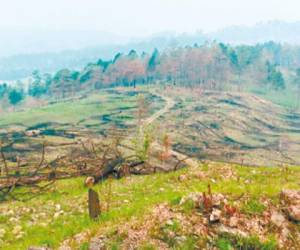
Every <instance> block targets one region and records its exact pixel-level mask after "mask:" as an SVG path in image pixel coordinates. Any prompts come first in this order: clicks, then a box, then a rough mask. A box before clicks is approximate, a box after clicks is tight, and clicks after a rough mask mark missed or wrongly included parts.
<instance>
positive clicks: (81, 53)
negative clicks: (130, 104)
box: [0, 21, 300, 80]
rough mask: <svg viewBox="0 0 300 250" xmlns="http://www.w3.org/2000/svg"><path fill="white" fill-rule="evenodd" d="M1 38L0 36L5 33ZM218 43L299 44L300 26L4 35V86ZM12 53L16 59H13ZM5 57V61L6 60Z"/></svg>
mask: <svg viewBox="0 0 300 250" xmlns="http://www.w3.org/2000/svg"><path fill="white" fill-rule="evenodd" d="M1 34H2V32H1ZM214 40H216V41H219V42H223V43H230V44H256V43H265V42H268V41H274V42H278V43H288V44H300V21H299V22H293V23H288V22H282V21H270V22H267V23H258V24H256V25H254V26H233V27H228V28H224V29H223V30H219V31H216V32H212V33H202V32H197V33H194V34H188V33H183V34H176V33H175V32H163V33H159V34H155V35H153V36H151V37H148V38H141V39H134V40H130V39H129V38H126V37H119V36H117V35H114V34H110V33H106V32H99V31H94V32H93V31H78V32H75V31H72V32H71V31H66V32H62V31H60V32H58V31H56V32H48V33H47V32H39V33H37V34H32V33H29V34H28V33H25V32H24V31H20V33H18V34H13V33H9V32H8V33H6V35H4V36H3V37H2V36H1V40H0V80H15V79H20V78H24V77H28V76H29V75H30V74H31V73H32V71H34V70H36V69H37V70H40V71H42V72H50V73H51V72H55V71H57V70H59V69H61V68H70V69H73V70H76V69H81V68H82V67H84V66H85V65H86V64H87V63H89V62H95V61H97V60H98V59H99V58H102V59H104V60H107V59H109V58H113V57H114V55H115V54H117V53H118V52H121V53H128V52H129V51H130V50H131V49H134V50H136V51H137V52H138V53H142V52H144V51H145V52H147V53H151V52H152V51H153V50H154V48H158V49H159V50H165V49H168V48H176V47H184V46H193V45H194V44H195V43H197V44H198V45H201V44H204V43H205V42H211V41H214ZM12 52H14V54H15V55H10V56H8V55H9V54H12ZM4 55H6V56H5V57H4Z"/></svg>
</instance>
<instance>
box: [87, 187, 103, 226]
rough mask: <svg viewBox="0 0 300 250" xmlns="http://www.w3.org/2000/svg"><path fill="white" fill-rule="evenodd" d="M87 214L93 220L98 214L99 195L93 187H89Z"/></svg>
mask: <svg viewBox="0 0 300 250" xmlns="http://www.w3.org/2000/svg"><path fill="white" fill-rule="evenodd" d="M88 202H89V215H90V218H91V219H93V220H95V219H97V218H98V217H99V216H100V213H101V211H100V203H99V195H98V193H97V192H95V191H94V190H93V189H91V188H90V189H89V201H88Z"/></svg>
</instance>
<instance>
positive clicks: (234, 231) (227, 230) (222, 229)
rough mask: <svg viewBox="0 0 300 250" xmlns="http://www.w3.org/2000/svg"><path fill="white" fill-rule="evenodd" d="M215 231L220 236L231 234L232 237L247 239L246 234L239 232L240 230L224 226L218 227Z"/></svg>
mask: <svg viewBox="0 0 300 250" xmlns="http://www.w3.org/2000/svg"><path fill="white" fill-rule="evenodd" d="M217 230H218V232H219V233H220V234H224V233H225V234H226V233H227V234H232V235H235V236H240V237H244V238H246V237H248V234H247V233H245V232H244V231H241V230H239V229H235V228H230V227H226V226H224V225H220V226H219V228H218V229H217Z"/></svg>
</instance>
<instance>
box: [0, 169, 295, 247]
mask: <svg viewBox="0 0 300 250" xmlns="http://www.w3.org/2000/svg"><path fill="white" fill-rule="evenodd" d="M224 167H225V168H232V170H233V171H235V172H236V174H237V176H238V177H239V178H230V179H226V178H225V179H224V178H223V177H222V176H220V172H223V173H224ZM197 170H201V171H204V172H207V173H208V176H209V177H208V178H204V179H202V180H199V179H198V178H195V177H192V176H191V178H188V179H187V180H186V181H185V182H180V181H179V180H178V177H179V176H180V175H182V174H188V175H189V174H191V172H192V171H191V169H183V170H180V171H178V172H174V173H169V174H156V175H150V176H131V177H128V178H124V179H121V180H109V181H105V182H103V183H101V184H98V185H97V186H96V187H95V189H96V190H97V191H98V192H99V194H100V197H101V198H100V199H101V203H102V206H103V207H104V208H105V207H106V205H107V204H106V203H107V202H108V203H109V204H110V205H109V206H110V210H109V212H104V213H102V215H101V218H100V220H99V221H98V222H91V221H90V220H89V219H88V217H87V204H86V198H87V189H86V188H84V187H83V179H82V178H78V179H73V180H64V181H59V182H57V183H56V185H55V186H54V187H53V190H52V191H50V192H47V193H44V194H42V195H40V196H38V197H36V198H33V199H32V200H30V201H28V202H26V203H21V202H17V201H11V202H8V203H3V204H0V211H1V216H0V223H1V224H0V225H1V226H0V228H4V229H5V230H6V232H7V233H6V235H5V237H3V239H6V240H5V242H2V247H1V249H9V250H13V249H18V250H19V249H20V250H21V249H27V247H29V246H32V245H45V244H46V245H49V246H51V247H58V245H59V244H60V243H61V242H62V241H63V240H65V239H66V238H68V237H70V236H73V235H74V234H76V233H79V232H81V231H83V230H85V229H89V230H90V231H91V234H90V236H92V235H93V234H94V233H96V232H97V231H101V230H104V231H105V230H108V229H109V230H112V229H113V228H114V227H116V226H118V225H120V224H121V223H123V222H126V221H128V220H130V218H132V217H133V216H134V217H135V218H140V219H141V220H142V217H143V216H144V215H145V214H147V213H148V212H149V211H150V209H151V208H152V207H153V206H154V205H155V204H159V203H162V202H168V203H172V202H174V201H176V200H178V199H179V198H180V197H182V196H184V195H186V194H188V193H191V192H201V191H206V190H207V185H208V184H209V183H210V184H211V185H212V191H213V192H220V193H223V194H227V195H229V196H230V197H237V196H238V195H240V194H243V193H247V194H248V195H249V197H250V199H253V200H257V199H258V198H259V197H268V198H271V199H273V201H274V203H276V202H277V198H278V194H279V192H280V190H281V189H282V188H299V179H300V169H299V168H290V169H289V172H282V171H280V170H278V169H277V168H276V169H275V168H263V167H262V168H250V167H249V168H245V167H240V166H234V165H229V164H226V165H225V166H224V164H219V163H206V164H201V165H200V166H199V168H197V169H193V171H197ZM238 179H239V180H238ZM249 182H250V183H251V185H249ZM108 197H111V198H110V200H108ZM58 204H59V205H60V206H61V209H60V208H59V209H57V205H58ZM33 209H34V210H33ZM58 210H63V211H64V213H63V214H61V215H59V216H58V217H57V218H53V215H54V214H56V213H57V212H58ZM8 211H11V212H9V214H13V215H7V212H8ZM250 212H251V211H250ZM5 214H6V215H5ZM11 218H15V219H16V220H17V222H16V221H14V219H11ZM30 221H31V223H30ZM18 224H20V225H21V226H22V230H21V231H23V232H24V235H23V236H22V237H20V239H17V238H16V236H17V237H18V235H19V233H14V232H13V231H14V230H13V229H14V227H15V226H16V225H18ZM87 240H88V239H87Z"/></svg>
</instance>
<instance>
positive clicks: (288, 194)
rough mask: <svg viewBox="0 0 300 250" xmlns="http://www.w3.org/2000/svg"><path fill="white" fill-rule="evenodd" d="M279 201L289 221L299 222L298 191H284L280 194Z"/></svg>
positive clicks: (299, 202)
mask: <svg viewBox="0 0 300 250" xmlns="http://www.w3.org/2000/svg"><path fill="white" fill-rule="evenodd" d="M280 199H281V203H282V205H283V206H284V207H285V209H284V211H285V212H286V214H287V216H288V217H289V219H291V220H293V221H296V222H300V190H290V189H284V190H282V191H281V193H280Z"/></svg>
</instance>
